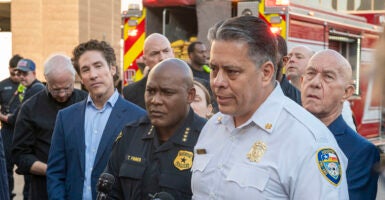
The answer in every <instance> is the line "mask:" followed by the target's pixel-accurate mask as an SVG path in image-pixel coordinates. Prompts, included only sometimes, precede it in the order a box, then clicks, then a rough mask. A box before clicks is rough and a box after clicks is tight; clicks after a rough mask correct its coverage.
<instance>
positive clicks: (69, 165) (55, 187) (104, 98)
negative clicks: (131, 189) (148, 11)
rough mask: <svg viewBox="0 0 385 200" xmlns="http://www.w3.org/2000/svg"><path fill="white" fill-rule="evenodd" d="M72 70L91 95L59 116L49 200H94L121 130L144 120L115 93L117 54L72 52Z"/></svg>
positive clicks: (89, 45) (96, 45)
mask: <svg viewBox="0 0 385 200" xmlns="http://www.w3.org/2000/svg"><path fill="white" fill-rule="evenodd" d="M72 62H73V65H74V67H75V69H76V71H77V72H78V74H79V76H80V78H81V81H82V83H83V84H84V86H85V88H86V89H87V90H88V92H89V95H88V97H87V99H86V100H85V101H82V102H79V103H77V104H74V105H72V106H70V107H67V108H66V109H63V110H61V111H60V112H59V113H58V116H57V119H56V123H55V129H54V133H53V136H52V144H51V148H50V152H49V157H48V169H47V189H48V196H49V199H70V200H77V199H96V188H95V187H96V183H97V181H98V178H99V176H100V174H101V173H102V172H103V170H104V168H105V167H106V164H107V161H108V158H109V155H110V152H111V149H112V144H113V142H114V141H115V138H116V137H117V135H118V134H119V132H120V131H121V130H122V128H123V126H124V125H125V124H126V123H128V122H131V121H133V120H136V119H138V118H140V117H142V116H144V115H145V111H144V110H143V109H141V108H140V107H138V106H136V105H134V104H132V103H130V102H128V101H126V100H124V99H123V98H122V97H120V95H119V94H118V92H117V90H116V89H115V87H114V81H113V76H114V75H115V74H116V73H117V70H116V57H115V53H114V50H113V48H112V47H111V46H110V45H109V44H107V43H106V42H104V41H102V42H99V41H97V40H90V41H88V42H86V43H82V44H80V45H78V46H77V47H76V48H75V49H74V51H73V58H72Z"/></svg>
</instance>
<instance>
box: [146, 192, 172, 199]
mask: <svg viewBox="0 0 385 200" xmlns="http://www.w3.org/2000/svg"><path fill="white" fill-rule="evenodd" d="M149 196H150V197H151V200H175V198H174V197H173V196H172V195H171V194H170V193H168V192H158V193H155V194H154V195H149Z"/></svg>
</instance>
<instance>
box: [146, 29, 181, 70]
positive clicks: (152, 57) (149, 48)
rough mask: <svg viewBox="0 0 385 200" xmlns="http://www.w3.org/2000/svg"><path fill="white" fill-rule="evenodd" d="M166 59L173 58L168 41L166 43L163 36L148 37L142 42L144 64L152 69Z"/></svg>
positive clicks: (153, 35) (156, 34) (152, 35)
mask: <svg viewBox="0 0 385 200" xmlns="http://www.w3.org/2000/svg"><path fill="white" fill-rule="evenodd" d="M167 58H174V53H173V51H172V49H171V44H170V41H168V39H167V38H166V37H165V36H164V35H162V34H159V33H153V34H151V35H149V36H148V37H147V38H146V40H145V41H144V47H143V61H144V64H145V65H146V66H148V67H150V69H152V68H153V67H154V66H155V65H156V64H158V63H159V62H160V61H162V60H164V59H167Z"/></svg>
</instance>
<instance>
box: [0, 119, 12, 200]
mask: <svg viewBox="0 0 385 200" xmlns="http://www.w3.org/2000/svg"><path fill="white" fill-rule="evenodd" d="M1 136H2V138H3V145H4V154H5V163H6V168H7V174H8V187H9V196H10V197H11V199H12V197H13V196H14V195H13V194H12V192H13V188H14V179H13V166H14V164H13V162H12V154H11V151H12V138H13V129H12V128H9V127H6V126H4V127H2V129H1Z"/></svg>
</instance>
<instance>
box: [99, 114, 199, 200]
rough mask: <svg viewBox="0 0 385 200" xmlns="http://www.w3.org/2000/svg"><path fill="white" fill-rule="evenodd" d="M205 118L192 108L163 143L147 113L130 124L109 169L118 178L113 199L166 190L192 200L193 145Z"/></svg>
mask: <svg viewBox="0 0 385 200" xmlns="http://www.w3.org/2000/svg"><path fill="white" fill-rule="evenodd" d="M205 122H206V120H205V119H203V118H201V117H199V116H198V115H196V114H195V113H194V112H193V111H192V109H190V112H189V114H188V116H187V118H186V119H185V122H184V124H182V126H181V127H180V128H178V130H177V131H176V132H175V133H174V134H173V135H172V136H171V137H170V139H169V140H168V141H165V142H164V143H160V141H159V140H158V137H157V135H156V130H155V128H154V127H153V126H152V125H151V123H150V120H149V119H148V117H147V116H146V117H145V118H142V119H140V120H138V121H137V122H134V123H131V124H128V125H127V126H126V127H125V128H124V129H123V131H122V133H121V134H120V135H119V136H118V138H117V142H116V143H115V144H114V147H113V150H112V153H111V157H110V160H109V161H108V164H107V169H106V172H108V173H110V174H112V175H113V176H114V177H115V184H114V185H113V189H112V192H111V194H110V196H109V198H111V199H120V200H121V199H126V200H128V199H132V200H139V199H150V196H149V195H154V194H155V193H158V192H161V191H162V192H167V193H169V194H171V195H172V196H173V197H174V198H175V199H191V196H192V193H191V185H190V182H191V171H190V170H191V166H192V159H193V149H194V145H195V144H196V142H197V140H198V136H199V133H200V131H201V129H202V127H203V125H204V124H205Z"/></svg>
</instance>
